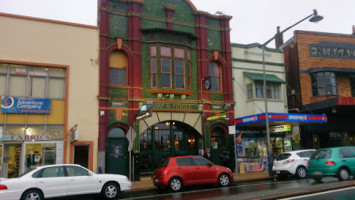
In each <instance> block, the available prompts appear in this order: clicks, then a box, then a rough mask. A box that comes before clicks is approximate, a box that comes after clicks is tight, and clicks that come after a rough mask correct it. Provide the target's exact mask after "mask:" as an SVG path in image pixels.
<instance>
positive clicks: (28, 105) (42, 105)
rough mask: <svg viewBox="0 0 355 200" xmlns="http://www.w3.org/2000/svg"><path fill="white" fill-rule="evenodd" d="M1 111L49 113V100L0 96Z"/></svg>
mask: <svg viewBox="0 0 355 200" xmlns="http://www.w3.org/2000/svg"><path fill="white" fill-rule="evenodd" d="M1 112H2V113H17V114H24V113H30V114H49V113H50V112H51V100H50V99H42V98H27V97H7V96H4V97H1Z"/></svg>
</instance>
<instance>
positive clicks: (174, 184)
mask: <svg viewBox="0 0 355 200" xmlns="http://www.w3.org/2000/svg"><path fill="white" fill-rule="evenodd" d="M169 188H170V190H171V191H172V192H179V191H181V189H182V181H181V179H180V178H177V177H173V178H171V179H170V181H169Z"/></svg>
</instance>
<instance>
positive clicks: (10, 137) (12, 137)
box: [1, 135, 51, 141]
mask: <svg viewBox="0 0 355 200" xmlns="http://www.w3.org/2000/svg"><path fill="white" fill-rule="evenodd" d="M1 139H2V140H11V141H48V140H51V136H49V135H5V136H2V138H1Z"/></svg>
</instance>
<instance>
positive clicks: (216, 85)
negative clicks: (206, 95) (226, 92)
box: [211, 77, 220, 91]
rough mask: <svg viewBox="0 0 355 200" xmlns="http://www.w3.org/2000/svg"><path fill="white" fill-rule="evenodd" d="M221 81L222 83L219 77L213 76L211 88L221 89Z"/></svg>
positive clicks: (213, 89)
mask: <svg viewBox="0 0 355 200" xmlns="http://www.w3.org/2000/svg"><path fill="white" fill-rule="evenodd" d="M219 83H220V80H219V78H216V77H211V90H212V91H219V90H220V86H219Z"/></svg>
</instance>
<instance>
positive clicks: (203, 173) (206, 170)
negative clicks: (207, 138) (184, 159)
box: [193, 157, 217, 183]
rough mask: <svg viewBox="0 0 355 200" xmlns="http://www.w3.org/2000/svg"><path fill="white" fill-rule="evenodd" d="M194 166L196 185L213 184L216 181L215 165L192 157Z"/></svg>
mask: <svg viewBox="0 0 355 200" xmlns="http://www.w3.org/2000/svg"><path fill="white" fill-rule="evenodd" d="M193 160H194V164H195V166H196V173H195V176H196V181H197V182H198V183H214V182H216V181H217V178H216V177H217V174H216V173H217V169H216V165H212V164H211V162H210V161H209V160H207V159H205V158H203V157H194V158H193Z"/></svg>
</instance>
